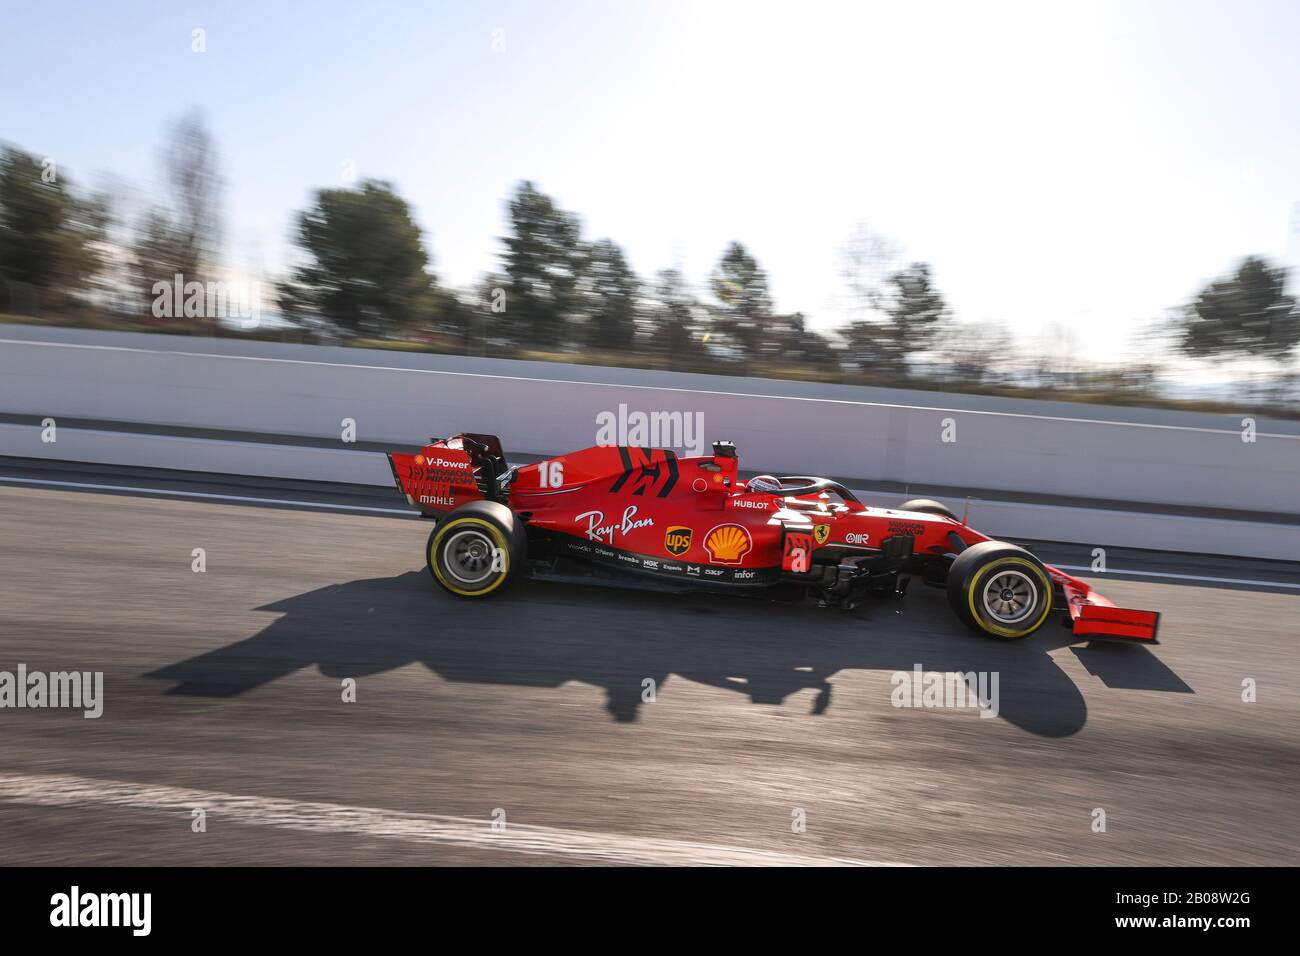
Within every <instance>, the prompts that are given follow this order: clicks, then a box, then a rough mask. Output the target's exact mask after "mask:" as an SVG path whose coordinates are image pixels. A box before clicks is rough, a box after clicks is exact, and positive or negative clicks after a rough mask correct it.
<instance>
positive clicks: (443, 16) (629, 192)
mask: <svg viewBox="0 0 1300 956" xmlns="http://www.w3.org/2000/svg"><path fill="white" fill-rule="evenodd" d="M195 28H202V29H204V30H205V31H206V43H207V52H206V53H202V54H199V53H194V52H192V51H191V43H192V40H191V35H192V34H191V31H192V30H194V29H195ZM0 30H2V32H0V139H3V140H7V141H9V142H12V143H15V144H17V145H20V146H22V147H24V148H26V149H29V150H31V151H33V152H35V153H37V154H38V155H41V156H43V157H44V156H48V157H51V158H53V159H55V160H56V161H57V163H58V165H59V169H60V171H61V172H63V173H64V174H66V175H69V176H71V177H72V178H73V179H75V180H77V181H79V182H81V183H84V184H89V185H92V186H98V187H102V186H105V185H108V184H109V182H110V180H109V179H108V175H109V174H112V175H113V176H115V177H119V181H120V182H124V183H125V184H129V186H130V187H132V188H133V189H134V190H135V191H136V193H137V195H147V194H148V192H149V190H151V189H152V188H154V184H155V183H156V181H157V179H158V148H159V144H160V142H161V138H162V133H163V129H164V122H165V121H166V120H168V119H170V118H175V117H177V116H179V115H180V114H182V113H183V112H185V111H186V110H187V109H188V108H189V107H191V106H200V107H202V108H203V109H204V110H205V111H206V113H207V117H208V121H209V124H210V127H211V128H212V130H213V132H214V134H215V136H216V139H217V141H218V143H219V145H220V148H221V154H222V164H223V169H224V172H225V176H226V178H227V180H228V189H227V193H226V198H227V205H226V231H227V250H228V254H229V256H230V258H231V260H232V262H233V263H234V265H235V267H236V268H238V269H241V270H243V271H246V272H250V273H256V272H258V271H259V269H260V270H265V273H266V274H267V275H273V274H274V273H275V272H276V271H277V270H278V269H280V268H282V267H283V265H284V263H285V262H286V261H287V259H288V257H289V255H290V246H289V242H288V237H289V231H290V225H291V222H292V215H293V212H294V210H296V209H299V208H302V207H303V206H305V205H306V203H307V201H308V199H309V196H310V194H311V191H312V190H313V189H314V188H317V187H321V186H337V185H340V184H342V182H343V180H344V175H345V170H346V169H347V168H348V167H347V164H348V163H349V162H350V163H351V164H352V167H351V168H354V169H355V170H356V173H357V174H358V175H359V176H363V177H364V176H374V177H379V178H384V179H389V180H391V181H393V182H394V183H395V184H396V185H397V188H398V190H399V191H400V192H401V193H402V195H404V196H405V197H406V198H407V199H408V200H409V201H410V202H411V203H412V204H413V206H414V208H415V210H416V214H417V217H418V220H419V222H420V223H421V225H422V226H423V227H424V228H425V230H426V241H427V243H428V245H429V248H430V252H431V254H432V256H433V260H434V267H435V270H436V271H437V273H438V275H439V277H440V278H441V279H442V280H443V281H445V282H448V283H450V284H453V285H468V284H469V283H471V282H473V281H474V280H475V278H476V277H477V276H478V275H479V274H481V273H482V272H484V271H485V270H487V269H489V268H491V267H493V266H494V265H495V264H496V261H497V256H498V253H499V250H500V243H499V242H498V240H497V237H498V236H500V235H501V234H502V232H503V228H504V224H503V205H504V201H505V199H506V197H507V196H508V194H509V193H510V191H511V189H512V187H513V185H514V184H515V183H516V182H517V181H518V180H520V179H523V178H529V179H533V180H535V181H536V182H537V183H538V185H539V186H540V188H541V189H543V190H544V191H546V192H548V193H550V194H551V195H553V196H554V197H556V199H557V200H558V201H559V202H560V203H561V204H562V205H563V206H564V207H565V208H568V209H570V210H573V211H575V212H577V213H578V214H579V215H580V216H581V217H582V219H583V221H584V224H585V231H586V235H587V236H588V237H589V238H598V237H603V236H608V237H610V238H613V239H614V240H615V241H617V242H618V243H620V244H621V245H622V246H623V247H624V249H625V250H626V251H627V252H628V254H629V257H630V259H631V262H632V264H633V266H634V267H635V268H636V269H637V271H638V272H639V273H641V274H642V275H643V276H649V275H651V274H652V273H653V272H654V271H656V270H658V269H660V268H663V267H665V266H670V265H677V266H679V267H681V268H682V269H683V270H684V271H685V272H686V274H687V276H688V277H689V278H690V279H692V280H693V281H694V282H696V283H697V284H698V285H699V286H700V288H701V291H702V290H703V286H704V282H705V279H706V277H707V275H708V272H709V270H710V268H711V267H712V265H713V264H714V262H716V260H717V259H718V257H719V256H720V254H721V252H722V250H723V248H724V246H725V245H726V243H727V242H728V241H730V240H732V239H738V240H740V241H742V242H744V243H745V244H746V245H747V246H748V247H749V248H750V250H751V251H752V252H753V253H754V254H755V255H756V256H757V257H758V259H759V261H760V263H761V264H762V265H763V266H764V267H765V268H766V269H767V271H768V273H769V276H770V279H771V284H772V289H773V292H774V295H775V297H776V301H777V305H778V307H779V308H781V309H784V310H791V311H793V310H800V311H803V312H805V313H807V314H808V315H809V316H810V317H812V318H813V320H814V321H815V322H816V323H818V324H822V325H824V324H829V323H832V322H838V321H839V320H840V319H841V318H842V312H841V304H842V302H841V298H840V296H841V295H842V289H843V283H842V279H841V268H842V262H841V258H840V250H841V249H842V248H843V246H844V245H845V243H846V241H847V240H848V238H849V236H850V234H851V232H852V231H853V228H854V226H855V224H857V223H859V222H866V223H867V224H869V225H870V226H871V227H872V228H873V229H874V230H876V231H878V232H881V233H883V234H885V235H887V236H889V237H891V238H893V239H894V240H895V241H896V242H898V243H899V244H900V245H901V246H902V247H903V249H904V250H905V255H906V256H907V257H908V258H909V259H921V260H925V261H928V262H930V263H932V264H933V267H934V270H935V276H936V279H937V282H938V284H939V287H940V289H941V290H942V291H943V292H944V293H945V294H946V295H947V296H948V298H949V301H950V302H951V303H952V304H953V306H954V309H955V311H956V312H957V314H958V316H959V317H960V318H961V319H963V320H969V321H978V320H988V319H1001V320H1004V321H1006V322H1007V323H1008V324H1009V325H1010V326H1011V327H1012V329H1013V330H1014V331H1015V332H1016V333H1017V335H1018V336H1020V337H1021V338H1022V339H1023V340H1024V341H1026V342H1033V343H1038V342H1041V341H1042V339H1043V337H1044V335H1045V334H1050V333H1049V330H1050V329H1052V328H1053V327H1054V326H1059V327H1064V328H1067V329H1070V330H1071V331H1072V334H1073V335H1074V337H1075V339H1076V341H1077V343H1078V345H1079V346H1080V348H1081V350H1082V351H1083V353H1084V354H1085V355H1087V356H1089V357H1093V358H1102V359H1105V358H1114V357H1116V354H1115V351H1114V346H1115V345H1116V344H1122V345H1123V346H1124V349H1125V351H1127V350H1128V349H1130V348H1131V349H1132V350H1133V351H1134V354H1140V352H1141V349H1142V344H1143V343H1142V340H1141V335H1140V328H1141V325H1142V323H1144V322H1146V321H1149V320H1151V319H1154V318H1158V317H1160V316H1161V315H1163V313H1164V310H1165V309H1167V308H1169V307H1171V306H1174V305H1177V304H1178V303H1180V302H1182V301H1185V300H1186V299H1187V298H1188V297H1189V296H1190V295H1191V294H1192V293H1193V292H1194V291H1195V290H1196V289H1197V288H1198V287H1199V286H1200V285H1202V284H1203V283H1204V282H1205V281H1206V280H1207V279H1210V278H1212V277H1214V276H1216V275H1219V274H1221V273H1223V272H1224V271H1226V270H1227V269H1228V268H1229V267H1230V266H1231V265H1232V264H1233V263H1234V262H1235V260H1237V259H1238V258H1240V257H1241V256H1243V255H1246V254H1249V253H1258V254H1264V255H1267V256H1270V257H1273V258H1275V259H1279V260H1283V261H1288V262H1290V263H1292V264H1293V265H1295V264H1300V211H1298V210H1300V207H1298V206H1297V203H1300V123H1297V119H1300V55H1297V46H1296V40H1297V37H1300V4H1295V3H1292V2H1286V0H1277V2H1232V3H1229V2H1222V3H1217V4H1211V3H1203V2H1182V0H1180V2H1165V3H1150V4H1142V3H1137V2H1123V3H1101V2H1092V3H1065V2H1059V0H1050V2H1030V3H1023V4H1010V3H990V2H970V0H967V2H958V3H951V4H948V3H922V2H907V3H902V2H895V3H866V2H860V0H859V2H853V3H844V4H830V3H827V4H818V3H811V2H800V3H783V4H772V5H770V6H765V5H763V4H760V3H757V2H754V0H748V2H740V3H734V4H731V3H721V2H717V3H714V2H709V0H687V2H680V3H679V2H661V3H655V4H636V3H632V2H626V0H619V2H608V0H606V2H590V3H576V2H573V3H570V2H559V0H546V2H541V0H538V2H532V3H490V2H489V3H469V2H465V3H432V2H427V0H426V2H412V3H400V4H399V3H382V4H380V3H355V4H344V3H339V2H333V0H328V2H327V0H319V2H314V3H298V4H290V3H268V2H265V0H262V2H222V3H185V2H158V3H150V4H146V3H116V4H106V3H94V4H92V3H85V2H81V3H65V2H56V0H42V2H40V3H26V4H18V3H8V4H6V7H5V11H4V15H3V22H2V25H0ZM495 31H502V32H501V33H497V32H495ZM502 42H503V44H504V49H503V50H500V51H498V50H495V49H494V44H495V45H497V46H499V45H501V43H502Z"/></svg>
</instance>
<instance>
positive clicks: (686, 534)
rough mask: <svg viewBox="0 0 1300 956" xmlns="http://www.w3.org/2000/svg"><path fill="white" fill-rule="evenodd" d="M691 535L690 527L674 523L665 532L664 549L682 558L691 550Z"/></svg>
mask: <svg viewBox="0 0 1300 956" xmlns="http://www.w3.org/2000/svg"><path fill="white" fill-rule="evenodd" d="M691 537H692V532H691V529H690V528H686V527H683V526H682V525H674V526H673V527H671V528H669V529H668V530H667V531H666V532H665V533H664V550H665V551H667V552H668V553H669V554H671V555H672V556H673V557H676V558H680V557H681V556H682V555H683V554H685V553H686V552H687V551H689V550H691Z"/></svg>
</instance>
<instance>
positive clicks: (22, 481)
mask: <svg viewBox="0 0 1300 956" xmlns="http://www.w3.org/2000/svg"><path fill="white" fill-rule="evenodd" d="M0 482H9V483H11V484H17V485H51V486H54V487H58V488H85V489H88V490H91V491H129V492H134V493H136V494H145V495H159V496H162V497H169V496H173V497H179V498H201V499H208V500H212V501H241V502H253V503H258V504H267V505H284V506H286V507H291V508H329V509H331V510H334V511H365V512H370V513H373V514H385V515H404V516H406V517H415V516H416V514H417V513H416V512H414V511H410V510H407V509H405V508H375V507H369V506H366V505H337V504H327V503H325V502H322V501H294V500H292V499H287V498H257V497H253V496H244V495H219V494H215V493H213V492H207V491H172V490H170V489H168V488H141V487H136V486H133V485H96V484H89V483H87V482H81V481H52V480H49V479H44V478H6V477H0ZM1053 567H1057V568H1060V569H1061V570H1062V571H1083V572H1085V573H1087V574H1090V575H1091V576H1094V577H1107V576H1110V575H1135V576H1137V577H1144V578H1170V579H1173V580H1178V581H1204V582H1206V583H1211V584H1246V585H1253V586H1256V587H1273V588H1286V589H1288V590H1292V591H1300V584H1290V583H1287V582H1285V581H1256V580H1252V579H1250V578H1218V577H1209V576H1206V575H1200V574H1174V573H1173V572H1170V571H1123V570H1120V569H1119V568H1112V569H1111V570H1109V571H1107V572H1106V573H1105V574H1099V573H1098V572H1096V571H1093V569H1092V568H1090V567H1083V566H1081V565H1076V564H1056V565H1053Z"/></svg>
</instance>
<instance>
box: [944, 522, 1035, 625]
mask: <svg viewBox="0 0 1300 956" xmlns="http://www.w3.org/2000/svg"><path fill="white" fill-rule="evenodd" d="M948 603H949V604H950V605H951V606H952V609H953V611H954V612H955V613H956V614H957V616H958V617H959V618H961V620H962V621H963V622H964V623H965V624H966V625H967V626H968V627H970V628H972V629H974V630H976V631H978V632H980V633H981V634H987V635H989V636H990V637H996V638H999V639H1001V640H1005V641H1015V640H1019V639H1021V638H1023V637H1028V636H1029V635H1030V634H1032V633H1034V631H1036V630H1038V629H1039V628H1040V627H1042V626H1043V622H1044V621H1046V620H1047V617H1048V615H1049V614H1051V613H1052V579H1051V577H1050V576H1049V575H1048V573H1047V569H1046V568H1044V567H1043V563H1042V562H1041V561H1039V560H1038V559H1037V558H1036V557H1034V556H1033V555H1032V554H1030V553H1029V552H1028V551H1026V550H1025V549H1024V548H1018V547H1016V546H1015V545H1014V544H1007V543H1006V542H1005V541H981V542H980V543H979V544H976V545H972V546H971V547H969V548H967V549H966V550H965V551H963V552H962V553H961V554H959V555H957V559H956V560H955V561H953V563H952V567H951V568H949V569H948Z"/></svg>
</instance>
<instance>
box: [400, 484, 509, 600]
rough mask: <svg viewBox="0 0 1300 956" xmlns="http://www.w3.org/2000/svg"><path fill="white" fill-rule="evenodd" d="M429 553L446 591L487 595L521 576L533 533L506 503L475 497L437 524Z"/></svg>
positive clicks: (468, 595) (469, 595)
mask: <svg viewBox="0 0 1300 956" xmlns="http://www.w3.org/2000/svg"><path fill="white" fill-rule="evenodd" d="M424 554H425V561H426V563H427V565H428V568H429V573H430V574H431V575H433V579H434V580H435V581H437V582H438V584H439V585H440V586H441V587H442V588H443V589H444V590H447V591H449V592H451V593H452V594H454V595H456V596H457V597H464V598H482V597H487V596H488V595H490V594H494V593H496V592H497V591H499V590H500V589H501V588H503V587H505V586H506V585H507V584H509V583H510V582H511V581H513V580H514V579H515V578H517V577H518V576H519V574H520V573H521V571H522V568H523V565H524V562H525V561H526V560H527V558H528V536H527V533H526V532H525V531H524V529H523V525H522V524H521V523H520V522H519V520H518V519H517V518H516V517H515V515H514V512H512V511H511V510H510V509H509V508H507V507H506V506H505V505H503V504H499V503H498V502H495V501H471V502H469V503H467V504H463V505H461V506H460V507H459V508H457V509H455V510H454V511H452V512H450V513H449V514H448V515H447V516H446V517H445V518H443V519H442V520H441V521H439V522H438V526H437V527H436V528H434V529H433V532H432V533H431V534H430V535H429V542H428V544H427V545H426V546H425V551H424Z"/></svg>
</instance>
